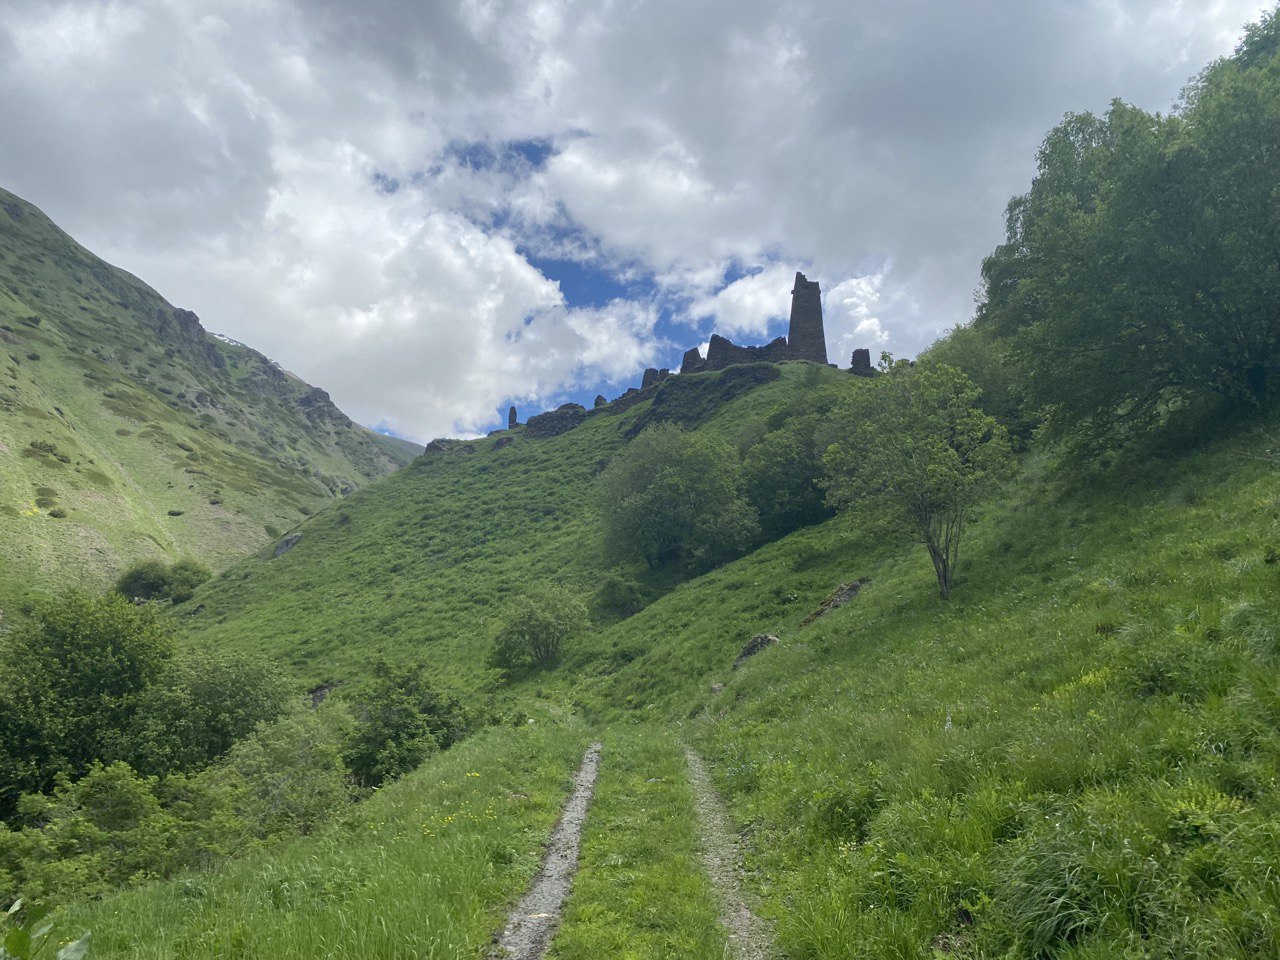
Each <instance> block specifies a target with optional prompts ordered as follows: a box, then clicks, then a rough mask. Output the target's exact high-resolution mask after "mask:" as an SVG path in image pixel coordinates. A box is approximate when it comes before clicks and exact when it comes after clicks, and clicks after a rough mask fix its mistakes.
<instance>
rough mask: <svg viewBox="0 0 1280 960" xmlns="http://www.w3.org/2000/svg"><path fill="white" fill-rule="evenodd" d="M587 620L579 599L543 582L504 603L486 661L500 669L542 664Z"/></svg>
mask: <svg viewBox="0 0 1280 960" xmlns="http://www.w3.org/2000/svg"><path fill="white" fill-rule="evenodd" d="M589 625H590V624H589V623H588V621H587V608H586V607H585V606H583V604H582V601H581V600H579V599H578V598H577V596H576V595H575V594H573V593H571V592H570V591H568V590H566V589H564V588H563V587H555V586H544V587H541V588H539V589H537V590H535V591H533V592H531V593H529V594H526V595H525V596H521V597H517V598H516V599H515V600H513V601H511V603H510V604H509V605H508V606H507V609H506V611H505V612H504V613H503V616H502V626H501V628H500V629H499V630H498V636H497V639H496V640H495V641H494V647H493V653H492V654H491V656H490V662H491V663H492V664H493V665H494V666H495V667H498V668H499V669H502V670H529V669H533V668H535V667H544V666H547V665H549V664H551V663H554V662H555V660H556V659H557V658H558V657H559V656H560V652H561V651H562V650H563V649H564V645H565V644H566V643H569V642H571V641H572V640H574V639H575V638H577V637H578V636H580V635H581V634H582V633H583V632H584V631H585V630H586V629H587V627H588V626H589Z"/></svg>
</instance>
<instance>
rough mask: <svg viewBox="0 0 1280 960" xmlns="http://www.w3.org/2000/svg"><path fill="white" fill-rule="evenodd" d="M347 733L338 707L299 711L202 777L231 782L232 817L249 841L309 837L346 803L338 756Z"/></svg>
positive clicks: (348, 791) (348, 725)
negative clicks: (250, 837)
mask: <svg viewBox="0 0 1280 960" xmlns="http://www.w3.org/2000/svg"><path fill="white" fill-rule="evenodd" d="M352 728H353V723H352V719H351V714H350V713H349V712H348V711H347V710H346V708H345V707H344V706H343V704H341V703H338V702H334V703H325V704H323V705H322V706H321V707H320V708H319V709H317V710H310V709H303V708H299V709H297V710H295V711H294V712H292V713H290V714H289V715H288V716H285V717H282V718H281V719H280V720H277V721H276V722H275V723H268V724H263V725H262V726H260V727H259V728H258V729H257V730H256V731H255V732H254V733H253V734H252V735H251V736H248V737H246V738H244V739H243V740H241V741H239V742H238V743H236V744H235V746H234V747H232V748H231V751H230V752H229V753H228V754H227V757H226V760H225V761H224V762H223V763H222V764H220V765H219V766H218V767H215V768H212V769H211V770H209V771H207V772H206V774H205V778H206V779H208V778H211V777H224V778H231V787H232V796H233V804H234V808H235V811H236V814H237V818H238V819H239V820H241V821H242V822H243V823H244V824H246V825H247V827H248V828H249V829H250V830H251V831H252V833H253V835H254V836H256V837H261V838H267V837H273V836H293V835H296V834H308V833H311V832H312V831H313V830H315V828H316V827H317V826H319V825H320V824H321V823H322V822H324V821H325V820H328V819H330V818H331V817H333V816H334V815H335V814H337V813H338V812H340V811H341V810H342V809H343V808H344V807H346V806H347V805H348V804H350V802H351V800H352V788H351V783H350V776H349V771H348V769H347V765H346V762H345V757H344V751H345V749H346V747H347V744H348V743H349V742H350V738H351V736H352V733H353V730H352Z"/></svg>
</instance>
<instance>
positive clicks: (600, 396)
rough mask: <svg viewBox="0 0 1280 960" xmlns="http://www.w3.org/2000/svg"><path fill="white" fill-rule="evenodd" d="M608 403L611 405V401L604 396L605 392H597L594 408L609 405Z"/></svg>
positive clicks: (597, 408)
mask: <svg viewBox="0 0 1280 960" xmlns="http://www.w3.org/2000/svg"><path fill="white" fill-rule="evenodd" d="M608 405H609V401H608V400H606V399H605V398H604V394H602V393H597V394H596V402H595V404H594V409H596V410H599V409H600V408H601V407H607V406H608Z"/></svg>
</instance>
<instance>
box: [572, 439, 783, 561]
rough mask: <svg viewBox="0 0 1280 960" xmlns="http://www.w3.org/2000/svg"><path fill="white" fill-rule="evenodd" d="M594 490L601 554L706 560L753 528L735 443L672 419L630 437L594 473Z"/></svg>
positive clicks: (739, 546) (741, 541) (727, 552)
mask: <svg viewBox="0 0 1280 960" xmlns="http://www.w3.org/2000/svg"><path fill="white" fill-rule="evenodd" d="M596 494H597V502H598V503H599V506H600V513H601V519H602V520H603V527H604V548H605V554H606V557H607V558H608V559H609V560H610V561H611V562H613V563H615V564H618V563H626V562H628V561H632V560H643V561H644V562H645V563H647V564H648V565H649V567H650V568H651V569H652V568H655V567H660V566H664V565H667V564H672V563H675V562H677V561H682V560H683V561H689V562H692V563H695V564H713V563H716V562H719V561H721V560H724V559H727V558H729V557H731V556H733V555H735V554H737V553H739V552H741V551H742V550H743V549H745V548H746V547H747V545H748V544H750V543H751V541H752V540H753V539H755V537H756V536H757V535H758V533H759V524H758V522H757V519H756V516H755V513H754V511H753V510H752V509H751V506H750V504H748V503H747V500H746V498H745V496H744V495H743V479H742V468H741V465H740V463H739V462H738V455H737V453H736V452H735V451H734V449H733V448H732V447H730V446H728V445H727V444H724V443H720V442H718V441H716V440H712V439H710V438H707V437H703V436H699V435H697V434H691V433H685V432H684V431H683V430H681V429H680V428H679V427H677V426H674V425H671V424H658V425H656V426H652V427H649V428H648V429H647V430H645V431H644V432H643V433H641V434H640V435H639V436H638V437H636V438H635V439H634V440H632V441H631V443H630V444H628V445H627V447H626V448H625V449H624V450H623V451H622V452H621V453H620V454H618V456H617V457H616V458H615V459H614V461H613V462H612V463H611V464H609V466H608V467H607V468H606V469H605V471H604V473H602V474H601V476H600V480H599V483H598V485H597V490H596Z"/></svg>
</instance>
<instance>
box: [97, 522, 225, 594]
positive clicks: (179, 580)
mask: <svg viewBox="0 0 1280 960" xmlns="http://www.w3.org/2000/svg"><path fill="white" fill-rule="evenodd" d="M172 512H173V511H170V513H172ZM210 576H212V574H211V573H210V572H209V568H208V567H206V566H205V565H204V564H202V563H200V562H198V561H196V560H190V559H186V560H178V561H176V562H174V563H173V564H172V565H169V564H166V563H164V561H162V560H139V561H138V562H137V563H135V564H133V566H131V567H129V568H128V569H127V570H125V572H124V573H122V574H121V575H120V578H119V579H118V580H117V581H116V585H115V592H116V593H119V594H123V595H124V596H126V597H129V598H131V599H139V600H171V601H173V602H174V603H183V602H185V601H187V600H190V599H191V595H192V594H193V593H195V589H196V587H198V586H200V584H202V583H204V582H205V581H206V580H208V579H209V577H210Z"/></svg>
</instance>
